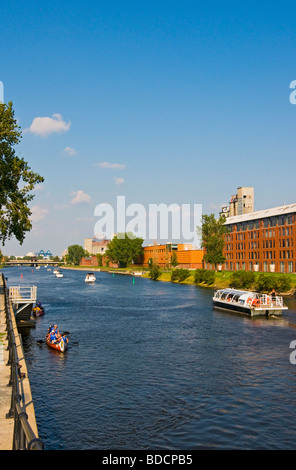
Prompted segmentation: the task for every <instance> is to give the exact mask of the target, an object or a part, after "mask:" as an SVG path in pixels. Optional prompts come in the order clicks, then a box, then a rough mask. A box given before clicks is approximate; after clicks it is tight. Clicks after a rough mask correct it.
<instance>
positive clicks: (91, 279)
mask: <svg viewBox="0 0 296 470" xmlns="http://www.w3.org/2000/svg"><path fill="white" fill-rule="evenodd" d="M84 280H85V282H95V280H96V277H95V275H94V273H87V275H86V277H85V279H84Z"/></svg>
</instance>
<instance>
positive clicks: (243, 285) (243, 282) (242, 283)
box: [229, 270, 255, 289]
mask: <svg viewBox="0 0 296 470" xmlns="http://www.w3.org/2000/svg"><path fill="white" fill-rule="evenodd" d="M254 282H255V274H254V273H253V271H243V270H241V271H235V272H234V273H232V275H231V277H230V283H229V285H230V287H233V288H234V289H250V288H251V287H252V285H253V284H254Z"/></svg>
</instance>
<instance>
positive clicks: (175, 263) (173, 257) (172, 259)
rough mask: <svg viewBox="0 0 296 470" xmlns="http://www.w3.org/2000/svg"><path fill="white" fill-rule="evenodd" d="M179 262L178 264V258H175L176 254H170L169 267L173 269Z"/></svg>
mask: <svg viewBox="0 0 296 470" xmlns="http://www.w3.org/2000/svg"><path fill="white" fill-rule="evenodd" d="M178 264H179V262H178V256H177V253H176V252H175V251H173V252H172V256H171V265H172V266H173V268H175V267H176V266H178Z"/></svg>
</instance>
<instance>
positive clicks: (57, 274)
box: [55, 271, 64, 277]
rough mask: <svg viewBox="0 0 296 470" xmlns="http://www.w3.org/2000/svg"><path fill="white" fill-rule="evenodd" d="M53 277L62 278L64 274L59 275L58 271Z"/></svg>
mask: <svg viewBox="0 0 296 470" xmlns="http://www.w3.org/2000/svg"><path fill="white" fill-rule="evenodd" d="M55 277H64V274H63V273H60V271H58V272H57V273H56V275H55Z"/></svg>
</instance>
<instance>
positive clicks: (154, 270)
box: [148, 264, 161, 281]
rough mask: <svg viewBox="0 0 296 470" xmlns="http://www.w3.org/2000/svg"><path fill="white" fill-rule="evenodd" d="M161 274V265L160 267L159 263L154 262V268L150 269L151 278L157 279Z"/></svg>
mask: <svg viewBox="0 0 296 470" xmlns="http://www.w3.org/2000/svg"><path fill="white" fill-rule="evenodd" d="M160 275H161V269H160V267H159V266H158V265H157V264H154V265H153V266H152V268H151V269H150V271H149V274H148V276H149V277H150V279H152V280H153V281H157V279H158V278H159V276H160Z"/></svg>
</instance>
